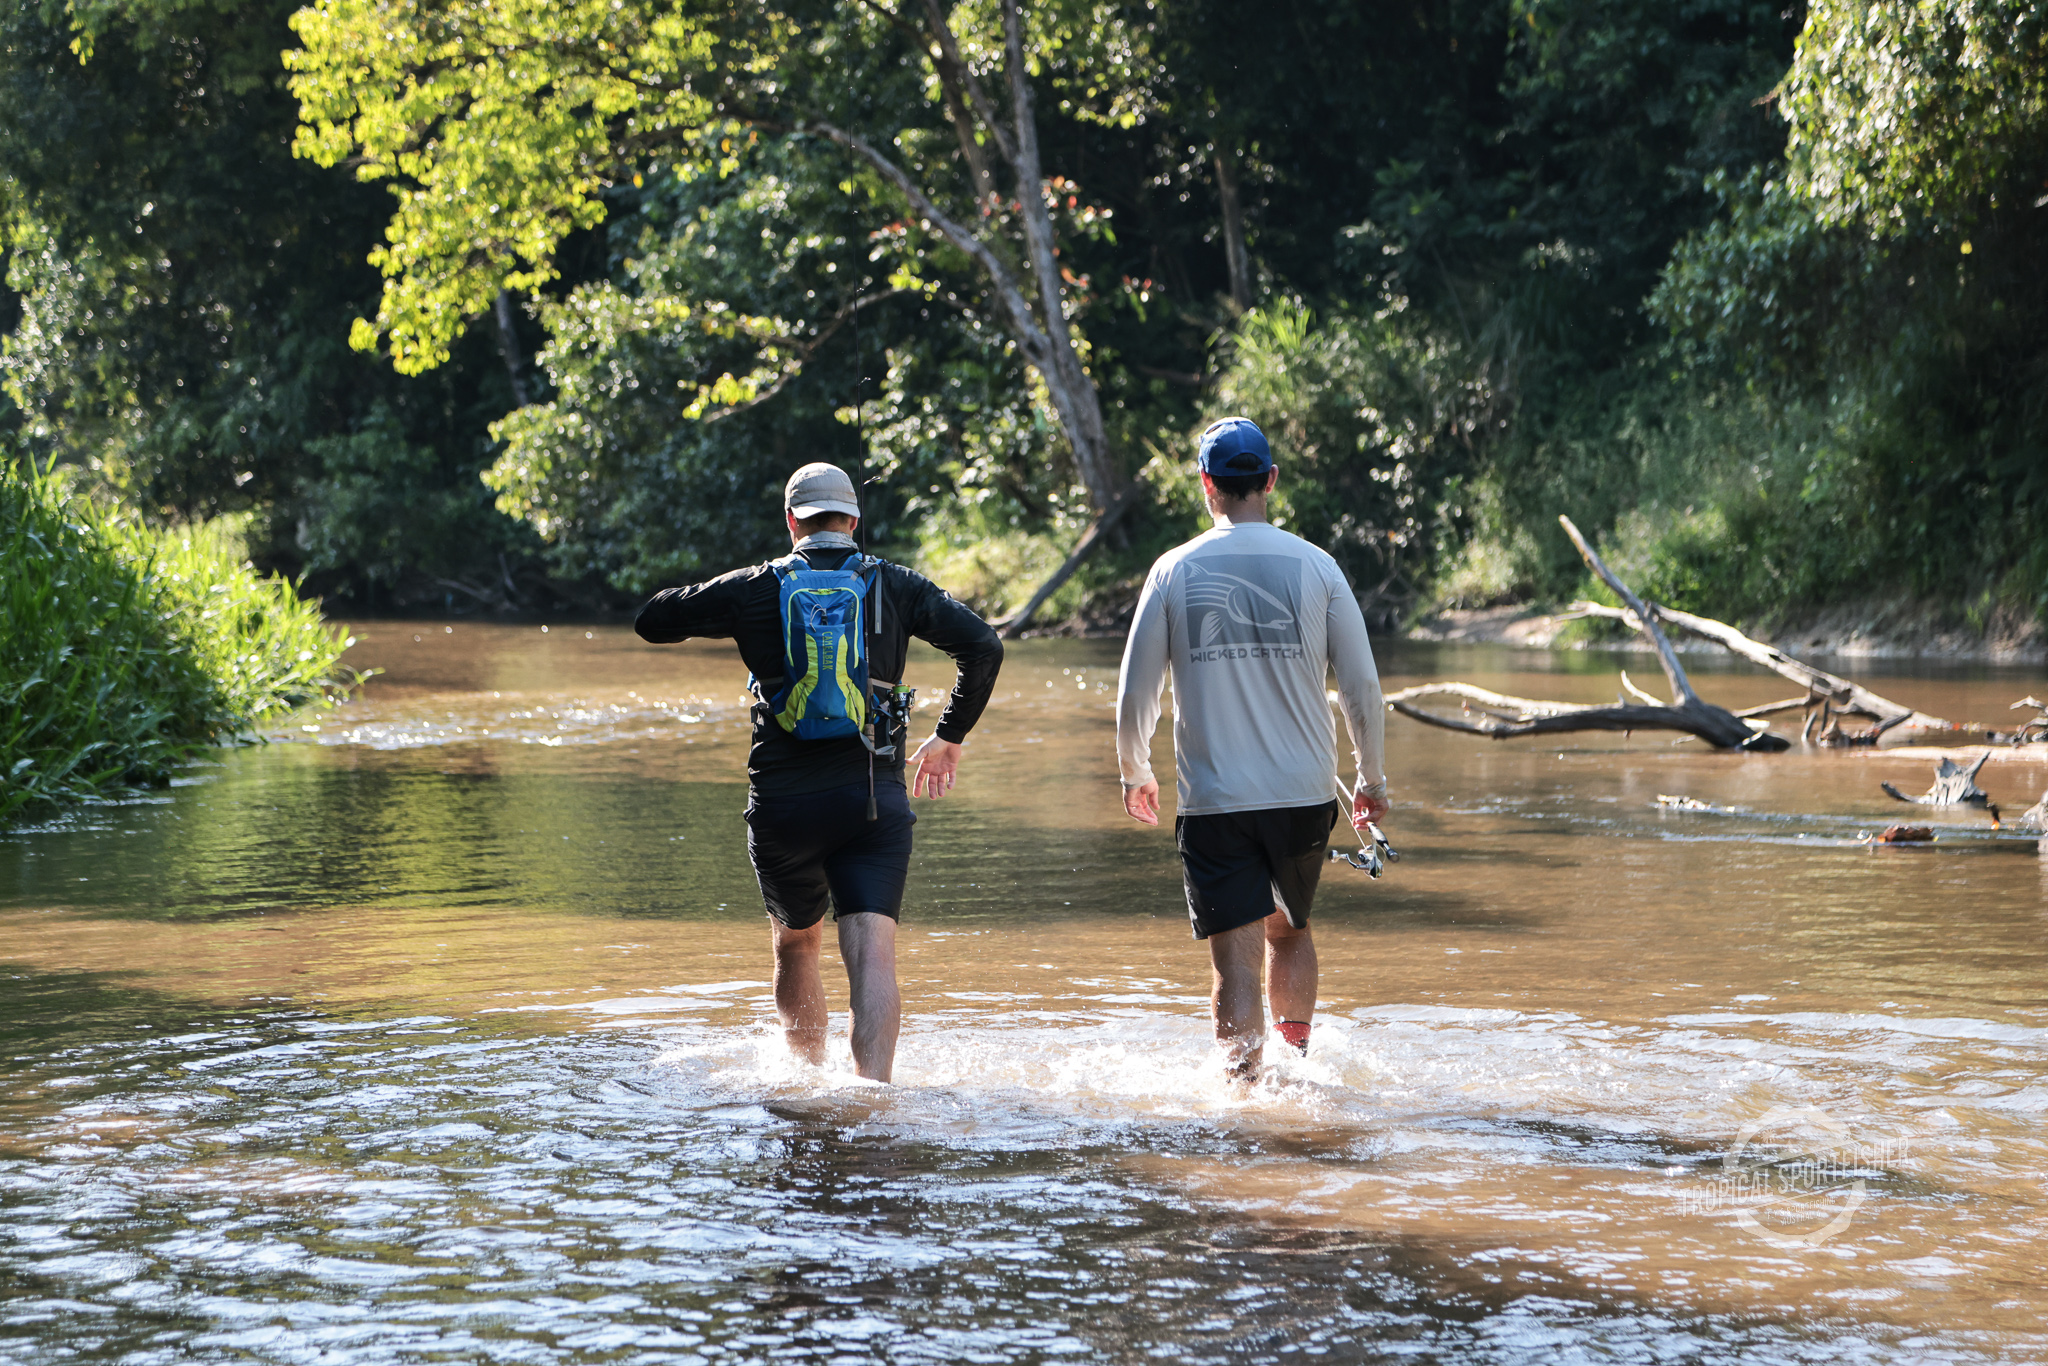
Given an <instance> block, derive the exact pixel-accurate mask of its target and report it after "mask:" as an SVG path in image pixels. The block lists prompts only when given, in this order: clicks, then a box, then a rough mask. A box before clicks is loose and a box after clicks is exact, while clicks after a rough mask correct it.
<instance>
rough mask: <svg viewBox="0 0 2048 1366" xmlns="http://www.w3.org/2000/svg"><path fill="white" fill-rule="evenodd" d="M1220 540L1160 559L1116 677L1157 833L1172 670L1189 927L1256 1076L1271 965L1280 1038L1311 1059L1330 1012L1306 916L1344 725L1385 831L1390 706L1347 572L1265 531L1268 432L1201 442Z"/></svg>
mask: <svg viewBox="0 0 2048 1366" xmlns="http://www.w3.org/2000/svg"><path fill="white" fill-rule="evenodd" d="M1199 458H1200V464H1201V471H1202V493H1203V496H1204V497H1205V498H1206V499H1207V501H1208V504H1209V515H1210V516H1211V517H1213V518H1214V519H1215V521H1216V526H1215V529H1214V530H1211V531H1207V532H1204V533H1203V534H1202V535H1200V536H1197V537H1196V538H1195V539H1194V540H1192V541H1189V542H1188V543H1187V544H1186V545H1183V546H1181V547H1179V548H1178V549H1176V550H1171V551H1168V552H1167V553H1166V554H1164V555H1162V556H1160V557H1159V560H1158V562H1157V563H1156V564H1154V565H1153V566H1152V572H1151V573H1150V574H1149V575H1147V576H1146V579H1145V589H1144V592H1143V593H1142V594H1141V595H1140V596H1139V598H1138V614H1137V618H1136V619H1135V620H1134V621H1133V622H1132V623H1131V635H1130V640H1129V641H1128V642H1127V643H1126V644H1125V646H1124V663H1123V672H1122V674H1121V676H1120V677H1119V678H1118V680H1117V701H1116V748H1117V759H1118V762H1119V764H1120V765H1121V767H1122V769H1123V786H1124V810H1126V811H1128V812H1129V813H1130V814H1131V816H1132V818H1133V819H1136V820H1139V821H1143V822H1144V823H1145V824H1147V825H1157V824H1159V783H1158V781H1157V779H1155V778H1154V777H1153V776H1152V761H1151V749H1152V732H1153V731H1154V730H1155V729H1157V728H1158V725H1159V692H1160V688H1161V687H1162V686H1163V685H1164V684H1165V682H1166V678H1167V674H1168V672H1169V670H1170V671H1171V673H1172V675H1173V753H1174V768H1175V770H1176V774H1177V777H1178V779H1179V794H1180V813H1179V815H1178V816H1177V817H1176V818H1175V820H1174V842H1175V843H1176V844H1178V845H1179V846H1180V858H1181V871H1182V876H1183V880H1184V882H1185V884H1186V887H1187V898H1188V915H1189V917H1190V918H1191V919H1192V920H1193V921H1194V926H1195V938H1197V939H1205V940H1207V941H1208V943H1209V961H1210V964H1211V966H1212V967H1213V968H1214V969H1215V985H1214V992H1213V995H1212V998H1211V1001H1212V1006H1213V1009H1214V1012H1215V1017H1216V1040H1217V1042H1218V1043H1219V1044H1220V1045H1222V1047H1223V1050H1224V1055H1225V1059H1226V1063H1227V1065H1228V1066H1229V1067H1230V1070H1231V1072H1232V1074H1233V1075H1236V1076H1239V1077H1245V1078H1249V1077H1253V1076H1256V1075H1257V1074H1258V1070H1259V1063H1260V1058H1261V1054H1262V1052H1263V1049H1264V1045H1265V1033H1266V1030H1265V1010H1264V1008H1263V1003H1262V1002H1261V1000H1260V995H1261V993H1260V990H1259V977H1260V968H1261V966H1262V965H1263V966H1264V968H1265V973H1266V977H1267V984H1268V986H1269V987H1270V990H1271V994H1272V998H1273V1016H1274V1019H1275V1021H1276V1023H1277V1025H1278V1027H1279V1030H1280V1035H1281V1037H1282V1038H1284V1039H1286V1040H1287V1041H1288V1042H1289V1043H1291V1044H1293V1045H1294V1046H1295V1047H1296V1048H1299V1049H1300V1050H1301V1051H1302V1052H1304V1053H1306V1052H1307V1051H1308V1035H1309V1022H1310V1017H1311V1016H1312V1015H1313V1013H1314V1011H1315V1004H1316V946H1315V941H1314V940H1313V939H1312V938H1311V937H1310V935H1309V928H1308V914H1309V903H1310V902H1311V900H1313V899H1314V897H1315V891H1316V881H1317V879H1318V878H1319V877H1320V876H1321V875H1322V868H1323V862H1324V859H1325V858H1326V857H1327V852H1328V848H1329V838H1330V831H1331V830H1332V829H1334V828H1335V827H1336V824H1337V811H1338V804H1337V802H1336V801H1335V800H1334V799H1333V798H1334V795H1335V793H1336V791H1337V790H1338V789H1337V778H1336V776H1335V775H1336V769H1337V730H1336V726H1335V724H1334V723H1333V722H1332V720H1331V719H1330V704H1329V701H1328V695H1327V693H1326V692H1325V690H1324V689H1325V686H1326V685H1325V679H1326V677H1327V676H1328V674H1329V673H1330V672H1331V671H1332V670H1334V671H1335V673H1336V675H1337V695H1338V699H1339V701H1338V705H1339V707H1340V708H1341V709H1342V710H1343V712H1344V723H1345V725H1346V726H1347V727H1349V729H1350V731H1351V745H1352V751H1353V758H1354V760H1355V762H1356V764H1357V773H1358V781H1357V784H1356V785H1355V786H1354V787H1353V788H1352V790H1351V791H1352V796H1351V823H1352V824H1353V825H1354V826H1357V827H1358V828H1360V829H1364V828H1365V824H1366V822H1368V821H1378V820H1383V819H1385V817H1386V812H1387V780H1386V772H1385V770H1384V769H1383V767H1382V754H1383V746H1382V740H1381V737H1382V734H1383V732H1384V730H1385V728H1386V718H1385V707H1384V704H1383V703H1382V702H1381V700H1380V680H1379V674H1378V671H1377V670H1375V669H1374V667H1373V662H1372V646H1371V645H1370V644H1369V643H1368V642H1367V640H1366V635H1365V617H1364V615H1363V614H1362V613H1361V612H1360V611H1359V610H1358V599H1357V598H1355V597H1353V596H1352V593H1351V588H1350V585H1348V584H1346V583H1345V582H1344V575H1343V572H1342V571H1341V570H1339V569H1338V568H1337V562H1336V561H1335V560H1333V559H1331V558H1330V557H1329V556H1328V555H1326V554H1324V553H1323V552H1322V551H1320V550H1318V549H1316V548H1315V547H1314V546H1312V545H1310V544H1309V543H1308V542H1307V541H1304V540H1302V539H1301V538H1300V537H1298V536H1293V535H1290V534H1288V533H1287V532H1285V531H1282V530H1280V529H1279V528H1278V527H1275V526H1273V525H1271V524H1270V523H1269V522H1267V520H1266V499H1267V496H1268V495H1269V494H1270V493H1271V492H1272V489H1273V485H1274V483H1275V482H1277V480H1278V478H1279V471H1278V470H1276V469H1275V468H1274V465H1273V453H1272V451H1271V449H1270V448H1268V446H1267V445H1266V438H1265V434H1264V433H1262V432H1261V431H1260V430H1259V429H1258V427H1256V426H1255V425H1253V423H1252V422H1251V421H1250V420H1249V419H1246V418H1242V417H1227V418H1225V419H1223V420H1222V421H1221V422H1218V423H1216V424H1214V425H1213V426H1211V427H1210V428H1209V429H1208V430H1207V431H1205V432H1203V433H1202V444H1201V453H1200V457H1199Z"/></svg>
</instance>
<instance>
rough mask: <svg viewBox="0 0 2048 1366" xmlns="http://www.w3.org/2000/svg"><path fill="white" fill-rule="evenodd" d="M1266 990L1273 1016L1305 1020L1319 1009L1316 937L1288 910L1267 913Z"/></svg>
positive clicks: (1307, 1020) (1302, 1021) (1280, 1018)
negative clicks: (1293, 921) (1294, 920)
mask: <svg viewBox="0 0 2048 1366" xmlns="http://www.w3.org/2000/svg"><path fill="white" fill-rule="evenodd" d="M1266 993H1267V995H1268V996H1269V997H1270V998H1271V999H1272V1002H1273V1018H1274V1019H1276V1020H1299V1021H1300V1022H1301V1023H1303V1024H1307V1023H1308V1022H1309V1017H1310V1016H1312V1015H1314V1014H1315V1010H1316V941H1315V938H1314V936H1312V935H1311V934H1310V933H1309V931H1308V929H1307V927H1305V926H1304V927H1303V928H1301V929H1298V930H1297V929H1295V928H1294V926H1292V925H1290V924H1288V923H1287V913H1286V912H1285V911H1275V912H1273V914H1271V915H1269V916H1267V917H1266Z"/></svg>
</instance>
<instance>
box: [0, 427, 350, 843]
mask: <svg viewBox="0 0 2048 1366" xmlns="http://www.w3.org/2000/svg"><path fill="white" fill-rule="evenodd" d="M0 564H4V565H5V566H6V570H5V574H4V577H0V822H5V821H6V820H8V819H10V818H12V817H14V816H15V815H17V814H18V813H21V812H23V811H24V810H30V809H34V808H37V807H43V806H51V805H56V804H61V803H68V802H76V801H81V800H89V799H92V798H95V797H104V796H107V795H110V794H111V793H112V792H113V791H114V790H116V789H118V788H120V787H121V786H124V785H127V784H161V783H164V782H167V781H168V780H169V778H170V776H171V774H172V772H173V771H174V770H175V769H176V768H177V767H178V766H179V765H180V764H182V763H184V762H186V761H188V760H189V759H190V757H191V756H192V754H193V752H194V751H195V750H196V749H198V748H199V747H201V746H204V745H208V744H212V743H217V742H219V741H222V740H225V739H228V738H230V737H232V736H234V735H236V734H238V733H241V732H244V731H246V730H247V729H248V728H249V727H250V726H252V725H254V724H255V723H257V722H259V721H261V720H263V719H264V718H266V717H270V716H273V715H277V714H280V713H283V712H286V711H289V710H291V709H293V708H295V707H298V706H301V705H303V704H305V703H307V702H315V701H321V702H325V701H330V700H331V699H332V698H333V696H334V695H335V694H337V693H338V692H340V691H342V689H343V686H344V685H343V684H342V683H341V682H340V680H339V678H338V677H337V675H336V670H335V661H336V660H337V659H338V658H339V657H340V655H341V652H342V651H343V650H344V649H346V648H347V647H348V645H349V644H350V643H351V642H350V641H349V640H348V639H346V638H344V637H343V636H342V634H341V633H340V632H339V631H337V630H335V629H333V628H330V627H329V626H327V625H326V624H325V623H324V622H323V621H322V620H321V618H320V610H319V608H318V606H317V605H316V604H314V603H311V602H307V601H305V600H303V599H301V598H300V597H299V595H298V593H297V591H296V590H295V589H294V588H293V586H292V585H291V584H290V583H288V582H286V581H284V580H283V579H278V578H262V577H259V576H258V575H257V574H256V572H255V571H254V570H253V569H252V568H250V566H249V565H248V563H247V562H246V560H245V559H244V558H243V554H242V551H241V547H240V544H239V538H238V537H237V536H235V535H234V534H233V532H232V530H231V529H227V528H211V529H209V528H206V527H195V528H184V529H172V530H159V529H153V528H150V527H145V526H143V525H141V524H140V523H138V522H137V521H135V520H134V519H133V518H132V517H131V516H129V515H127V514H124V513H121V512H119V511H116V510H114V509H112V508H109V507H106V506H104V505H102V504H100V503H98V502H96V501H94V500H92V499H90V498H88V497H85V496H83V495H82V494H76V493H74V492H72V491H71V490H70V489H68V488H67V486H66V484H65V482H64V480H63V479H62V478H61V477H60V476H58V475H56V474H54V473H52V472H51V471H49V470H46V469H39V468H37V467H36V466H34V465H33V464H26V465H24V464H21V463H18V462H13V463H8V464H5V465H0Z"/></svg>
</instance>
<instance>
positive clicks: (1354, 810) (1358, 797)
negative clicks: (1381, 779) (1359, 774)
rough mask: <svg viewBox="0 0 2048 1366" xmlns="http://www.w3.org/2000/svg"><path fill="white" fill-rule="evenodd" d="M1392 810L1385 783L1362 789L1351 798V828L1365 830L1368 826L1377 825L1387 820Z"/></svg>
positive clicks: (1373, 784) (1370, 785) (1372, 784)
mask: <svg viewBox="0 0 2048 1366" xmlns="http://www.w3.org/2000/svg"><path fill="white" fill-rule="evenodd" d="M1391 809H1392V808H1391V806H1390V804H1389V803H1388V801H1387V785H1386V784H1385V783H1371V784H1369V785H1367V786H1365V787H1361V788H1359V789H1358V791H1356V792H1355V793H1353V794H1352V796H1351V828H1352V829H1353V830H1363V829H1365V827H1366V826H1367V825H1377V824H1379V823H1380V822H1381V821H1383V820H1385V819H1386V818H1387V812H1388V811H1389V810H1391Z"/></svg>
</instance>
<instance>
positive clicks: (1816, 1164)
mask: <svg viewBox="0 0 2048 1366" xmlns="http://www.w3.org/2000/svg"><path fill="white" fill-rule="evenodd" d="M1908 1156H1910V1140H1909V1139H1908V1137H1907V1136H1906V1135H1905V1134H1904V1133H1900V1132H1895V1131H1890V1130H1886V1129H1884V1128H1883V1126H1881V1125H1878V1124H1875V1123H1872V1122H1864V1123H1859V1124H1857V1125H1855V1126H1853V1127H1852V1126H1851V1125H1849V1124H1845V1123H1844V1122H1842V1121H1841V1120H1839V1119H1837V1118H1835V1117H1834V1116H1833V1115H1830V1114H1829V1113H1827V1111H1825V1110H1822V1109H1821V1108H1819V1107H1818V1106H1814V1105H1778V1106H1773V1107H1772V1108H1771V1109H1769V1110H1766V1111H1765V1112H1764V1113H1763V1114H1761V1115H1759V1116H1757V1117H1756V1118H1755V1119H1754V1120H1751V1121H1750V1122H1749V1123H1748V1124H1745V1125H1744V1126H1743V1127H1742V1130H1741V1132H1739V1133H1738V1134H1736V1136H1735V1142H1734V1144H1733V1145H1732V1146H1731V1147H1730V1148H1729V1149H1728V1155H1727V1156H1726V1157H1724V1158H1722V1159H1721V1170H1720V1171H1719V1172H1718V1173H1716V1174H1714V1176H1713V1177H1712V1179H1710V1180H1709V1181H1708V1182H1707V1183H1706V1184H1705V1185H1704V1186H1703V1187H1701V1188H1698V1189H1694V1190H1689V1191H1687V1192H1685V1194H1684V1195H1683V1196H1682V1197H1681V1198H1680V1203H1681V1208H1682V1209H1684V1211H1685V1212H1686V1213H1688V1214H1714V1213H1718V1212H1720V1211H1723V1210H1727V1211H1731V1212H1732V1213H1733V1214H1734V1216H1735V1222H1736V1224H1737V1225H1738V1226H1739V1227H1741V1228H1742V1229H1744V1230H1745V1231H1747V1232H1749V1233H1750V1234H1752V1235H1754V1236H1755V1237H1757V1238H1760V1239H1762V1240H1763V1241H1764V1242H1767V1243H1769V1244H1771V1245H1772V1246H1773V1247H1777V1248H1781V1249H1783V1250H1785V1251H1788V1252H1797V1251H1802V1250H1804V1249H1807V1248H1814V1247H1819V1246H1820V1245H1821V1244H1823V1243H1825V1242H1827V1241H1828V1240H1829V1239H1830V1238H1833V1237H1835V1236H1837V1235H1838V1234H1840V1233H1841V1232H1842V1231H1843V1230H1844V1229H1846V1228H1848V1227H1849V1225H1850V1223H1851V1222H1853V1221H1854V1220H1855V1218H1856V1213H1857V1211H1858V1210H1860V1209H1862V1208H1863V1205H1864V1202H1865V1201H1867V1200H1868V1199H1869V1198H1870V1190H1869V1186H1868V1184H1867V1183H1868V1182H1869V1180H1870V1179H1871V1178H1873V1177H1882V1176H1883V1175H1885V1173H1886V1171H1887V1169H1889V1168H1892V1167H1895V1166H1897V1165H1898V1164H1899V1163H1900V1162H1902V1161H1904V1160H1905V1159H1906V1158H1907V1157H1908Z"/></svg>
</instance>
